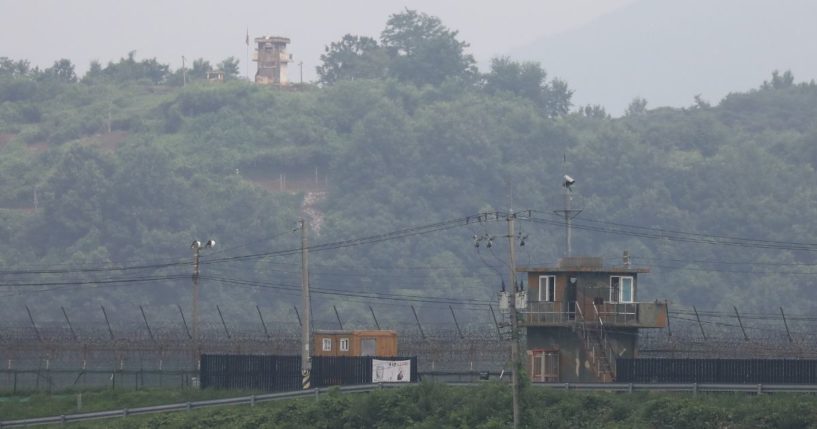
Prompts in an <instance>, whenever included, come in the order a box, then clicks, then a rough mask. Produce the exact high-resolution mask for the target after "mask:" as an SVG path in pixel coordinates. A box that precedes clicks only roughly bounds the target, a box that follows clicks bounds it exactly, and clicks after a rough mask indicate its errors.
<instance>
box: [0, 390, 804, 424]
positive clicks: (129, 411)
mask: <svg viewBox="0 0 817 429" xmlns="http://www.w3.org/2000/svg"><path fill="white" fill-rule="evenodd" d="M448 384H449V385H452V386H465V387H475V386H478V385H480V384H481V383H458V382H454V383H448ZM410 385H411V384H410V383H390V384H365V385H359V386H343V387H339V388H338V389H339V390H340V391H341V392H342V393H360V392H371V391H373V390H379V389H386V388H397V387H404V386H410ZM531 386H533V387H535V388H542V389H554V390H566V391H606V392H625V393H633V392H643V391H651V392H691V393H692V394H697V393H714V392H732V393H752V394H758V395H760V394H764V393H817V385H815V384H697V383H661V384H658V383H532V384H531ZM331 389H334V388H320V389H310V390H298V391H294V392H282V393H268V394H262V395H250V396H241V397H237V398H223V399H210V400H206V401H194V402H182V403H178V404H169V405H154V406H150V407H139V408H123V409H121V410H112V411H97V412H91V413H81V414H66V415H61V416H51V417H37V418H31V419H21V420H7V421H0V428H3V429H5V428H16V427H24V426H35V425H46V424H65V423H71V422H80V421H88V420H100V419H109V418H115V417H127V416H135V415H140V414H153V413H163V412H169V411H190V410H193V409H198V408H206V407H213V406H219V405H246V404H249V405H250V406H254V405H255V404H256V403H258V402H267V401H278V400H284V399H295V398H303V397H310V396H312V397H315V398H318V397H320V394H321V393H326V392H328V391H329V390H331Z"/></svg>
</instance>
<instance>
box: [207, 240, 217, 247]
mask: <svg viewBox="0 0 817 429" xmlns="http://www.w3.org/2000/svg"><path fill="white" fill-rule="evenodd" d="M204 247H216V240H207V244H205V245H204Z"/></svg>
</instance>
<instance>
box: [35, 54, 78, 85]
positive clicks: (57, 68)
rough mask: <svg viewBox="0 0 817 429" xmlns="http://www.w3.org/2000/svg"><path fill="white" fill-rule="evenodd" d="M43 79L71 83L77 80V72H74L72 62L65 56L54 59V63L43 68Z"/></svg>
mask: <svg viewBox="0 0 817 429" xmlns="http://www.w3.org/2000/svg"><path fill="white" fill-rule="evenodd" d="M43 77H44V78H45V79H54V80H58V81H61V82H68V83H73V82H76V81H77V74H76V72H74V64H72V63H71V60H67V59H65V58H63V59H61V60H58V61H55V62H54V65H53V66H51V67H49V68H47V69H45V70H43Z"/></svg>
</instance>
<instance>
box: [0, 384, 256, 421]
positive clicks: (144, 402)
mask: <svg viewBox="0 0 817 429" xmlns="http://www.w3.org/2000/svg"><path fill="white" fill-rule="evenodd" d="M252 393H258V392H252V391H237V390H210V389H205V390H193V389H175V390H169V389H146V390H130V391H127V390H102V389H100V390H86V391H82V392H79V391H76V392H73V391H68V392H62V393H53V394H47V393H31V394H17V395H11V394H5V395H0V420H15V419H25V418H30V417H46V416H57V415H62V414H74V413H78V412H83V413H84V412H91V411H105V410H116V409H121V408H135V407H145V406H149V405H161V404H172V403H178V402H187V401H201V400H206V399H217V398H227V397H231V396H245V395H250V394H252ZM79 395H82V408H81V409H79V410H78V409H77V405H78V397H79Z"/></svg>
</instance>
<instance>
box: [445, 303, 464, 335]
mask: <svg viewBox="0 0 817 429" xmlns="http://www.w3.org/2000/svg"><path fill="white" fill-rule="evenodd" d="M448 309H449V310H451V317H453V318H454V325H455V326H456V327H457V333H458V334H459V335H460V339H462V338H463V336H462V331H461V330H460V324H459V322H457V316H456V315H455V314H454V307H452V306H451V305H450V304H449V305H448Z"/></svg>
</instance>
